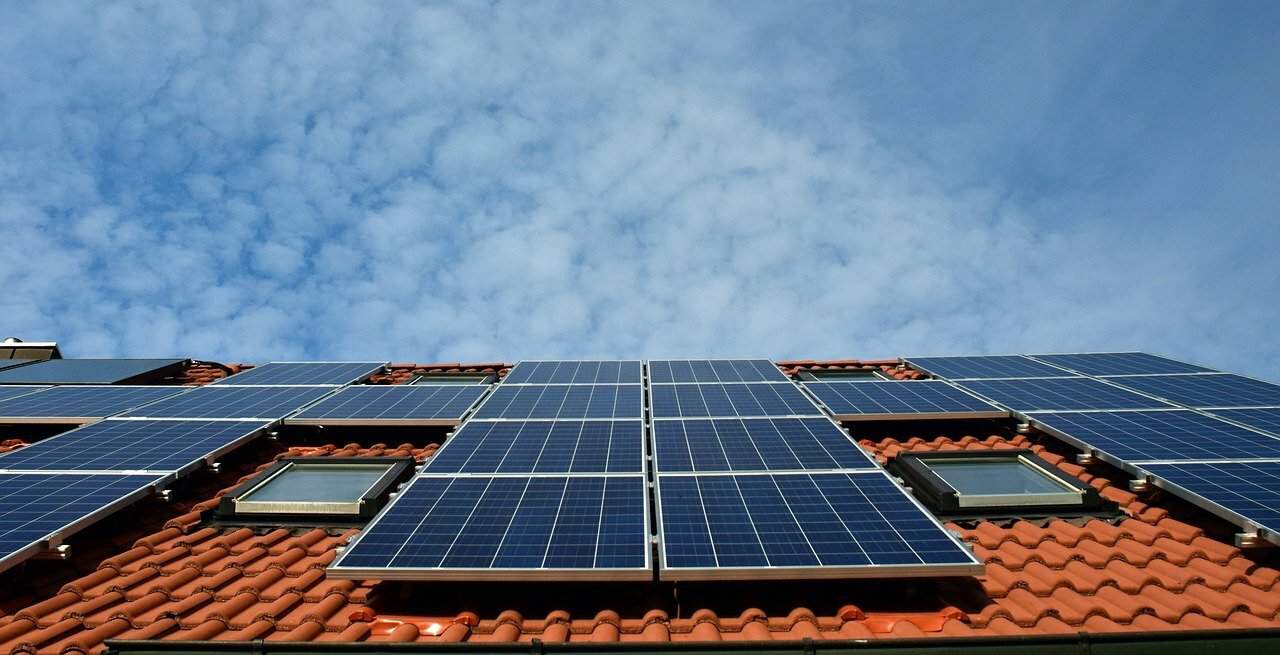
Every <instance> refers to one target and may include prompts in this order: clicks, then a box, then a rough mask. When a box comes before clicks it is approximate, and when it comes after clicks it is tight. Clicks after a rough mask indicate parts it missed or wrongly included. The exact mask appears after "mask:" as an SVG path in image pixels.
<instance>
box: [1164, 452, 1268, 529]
mask: <svg viewBox="0 0 1280 655" xmlns="http://www.w3.org/2000/svg"><path fill="white" fill-rule="evenodd" d="M1142 468H1143V470H1145V471H1147V472H1148V473H1151V474H1152V475H1154V476H1156V477H1158V478H1161V479H1163V480H1165V481H1167V482H1171V483H1173V484H1175V485H1177V486H1178V487H1181V488H1182V489H1184V490H1186V491H1187V492H1190V493H1191V494H1194V495H1196V496H1199V497H1200V498H1202V499H1204V500H1206V501H1208V502H1209V503H1212V504H1213V505H1217V506H1218V507H1220V508H1225V509H1226V510H1228V511H1230V512H1232V513H1234V514H1236V515H1238V516H1239V517H1242V518H1244V519H1245V520H1247V521H1250V522H1252V523H1255V524H1257V525H1259V526H1262V527H1264V528H1266V529H1267V530H1268V531H1270V533H1271V534H1270V538H1271V539H1272V540H1273V541H1276V540H1278V539H1277V536H1278V535H1280V462H1231V463H1217V464H1208V463H1177V464H1145V465H1143V466H1142ZM1162 486H1163V485H1162Z"/></svg>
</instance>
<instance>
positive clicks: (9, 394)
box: [0, 386, 49, 400]
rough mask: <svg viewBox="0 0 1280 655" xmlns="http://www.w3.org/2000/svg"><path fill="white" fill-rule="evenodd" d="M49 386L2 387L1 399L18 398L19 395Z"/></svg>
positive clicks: (0, 391)
mask: <svg viewBox="0 0 1280 655" xmlns="http://www.w3.org/2000/svg"><path fill="white" fill-rule="evenodd" d="M48 388H49V387H18V386H13V387H0V400H8V399H10V398H17V397H18V396H25V395H27V394H29V393H35V392H37V391H42V390H44V389H48Z"/></svg>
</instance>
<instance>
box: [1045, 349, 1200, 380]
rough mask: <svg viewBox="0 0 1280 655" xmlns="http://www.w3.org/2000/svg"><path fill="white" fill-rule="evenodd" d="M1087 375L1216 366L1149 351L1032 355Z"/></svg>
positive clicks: (1192, 370) (1184, 370)
mask: <svg viewBox="0 0 1280 655" xmlns="http://www.w3.org/2000/svg"><path fill="white" fill-rule="evenodd" d="M1032 357H1035V358H1036V359H1038V360H1040V361H1042V362H1048V363H1050V364H1056V365H1058V366H1061V367H1063V368H1069V369H1071V370H1073V371H1076V372H1077V373H1083V374H1085V375H1148V374H1152V373H1211V372H1213V369H1208V368H1204V367H1203V366H1193V365H1191V364H1186V363H1183V362H1179V361H1177V360H1173V359H1168V358H1165V357H1157V356H1155V355H1148V354H1147V353H1079V354H1073V355H1032Z"/></svg>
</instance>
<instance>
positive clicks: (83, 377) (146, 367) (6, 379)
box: [0, 359, 186, 384]
mask: <svg viewBox="0 0 1280 655" xmlns="http://www.w3.org/2000/svg"><path fill="white" fill-rule="evenodd" d="M184 361H186V360H184V359H50V360H46V361H42V362H37V363H35V364H32V365H30V366H20V367H16V368H10V369H5V370H3V371H0V384H115V383H117V382H123V381H126V380H133V379H135V378H140V377H144V376H148V374H152V373H156V374H160V373H163V369H169V368H173V369H175V370H176V369H177V367H178V365H179V364H182V363H183V362H184Z"/></svg>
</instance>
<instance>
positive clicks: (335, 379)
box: [213, 362, 386, 387]
mask: <svg viewBox="0 0 1280 655" xmlns="http://www.w3.org/2000/svg"><path fill="white" fill-rule="evenodd" d="M383 366H386V362H270V363H268V364H263V365H262V366H256V367H254V368H251V369H249V370H247V371H241V372H240V373H236V374H235V375H232V376H230V377H226V378H223V379H221V380H218V381H217V382H214V383H213V384H214V385H218V386H224V387H225V386H239V385H253V386H288V387H301V386H331V387H332V386H341V385H344V384H351V383H353V382H359V381H360V380H363V379H365V378H366V377H368V376H369V375H371V374H373V373H376V372H377V371H378V370H380V369H381V368H382V367H383Z"/></svg>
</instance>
